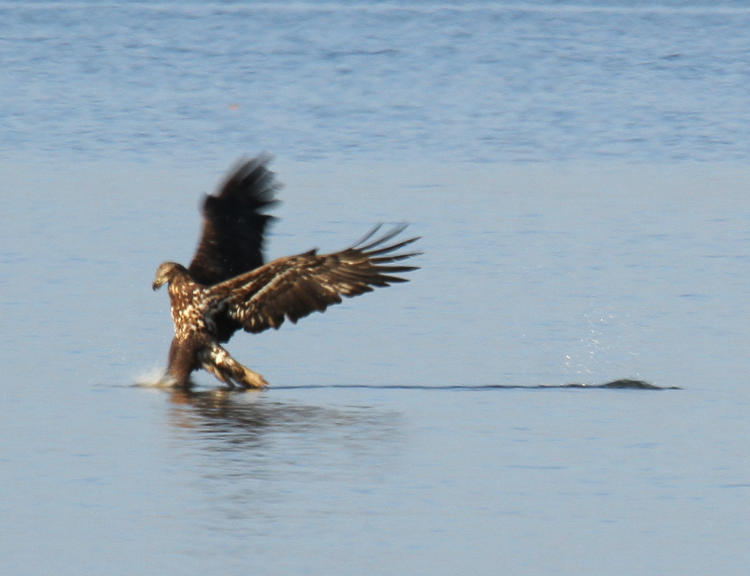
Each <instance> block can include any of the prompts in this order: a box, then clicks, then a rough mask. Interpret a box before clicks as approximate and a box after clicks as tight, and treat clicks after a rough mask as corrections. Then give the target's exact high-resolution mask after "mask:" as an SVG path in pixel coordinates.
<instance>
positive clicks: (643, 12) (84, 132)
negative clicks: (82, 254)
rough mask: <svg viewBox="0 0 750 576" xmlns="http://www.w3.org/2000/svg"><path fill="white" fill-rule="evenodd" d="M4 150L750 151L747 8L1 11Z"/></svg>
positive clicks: (485, 155)
mask: <svg viewBox="0 0 750 576" xmlns="http://www.w3.org/2000/svg"><path fill="white" fill-rule="evenodd" d="M0 24H1V25H2V35H0V61H1V62H2V64H3V73H2V75H1V76H0V92H1V93H2V103H3V111H2V114H3V118H4V121H3V125H4V127H3V138H2V143H0V146H2V148H1V149H0V152H2V154H3V157H5V158H21V159H25V158H29V157H32V158H39V157H42V156H43V157H48V158H54V159H56V158H60V159H62V160H71V159H74V160H79V159H82V158H83V159H94V160H105V159H106V160H113V159H119V160H128V161H131V160H151V161H155V160H158V161H165V160H168V161H173V162H179V163H181V164H183V163H192V162H201V163H205V162H206V161H208V160H217V161H221V162H222V163H225V162H226V159H227V158H234V157H235V156H236V155H237V154H238V152H239V151H254V150H259V149H268V150H271V151H273V152H275V153H278V154H280V155H283V156H284V157H286V158H292V159H296V160H302V161H308V160H319V159H324V158H336V159H339V160H342V161H344V160H346V161H350V160H351V159H352V158H362V157H365V158H374V159H378V160H384V161H394V160H406V161H412V160H415V159H424V158H434V159H437V160H439V161H441V162H446V161H448V162H454V161H471V162H474V161H482V162H517V161H549V160H556V161H560V160H566V161H567V160H589V159H615V160H619V159H627V160H637V161H649V162H664V161H675V160H677V161H685V160H701V161H707V160H712V161H713V160H720V161H727V160H732V161H742V160H744V159H745V158H747V156H748V153H749V152H750V144H748V142H750V138H747V134H748V132H747V128H746V127H747V126H748V125H750V117H749V114H748V111H749V110H750V102H749V101H748V95H747V94H748V91H747V86H748V84H749V83H750V64H748V60H747V53H748V51H750V36H749V35H748V34H747V33H746V31H747V29H748V27H750V8H748V7H747V5H746V4H744V3H742V2H725V3H713V2H709V3H693V2H664V3H661V4H659V5H658V6H656V7H654V6H652V4H651V3H637V2H632V3H621V2H584V3H580V4H573V5H570V4H568V3H561V2H533V3H511V4H507V5H499V6H493V5H492V4H489V5H488V4H486V3H482V2H477V3H471V4H468V5H464V4H459V5H458V6H454V5H452V4H451V3H437V4H433V3H422V2H416V3H404V4H402V5H401V4H400V5H399V7H396V6H394V5H393V4H390V3H381V2H358V3H354V4H337V3H325V2H324V3H317V2H308V3H291V4H289V5H285V6H281V7H279V6H277V5H275V4H267V3H254V2H226V3H223V2H219V3H205V4H204V3H179V4H177V5H174V4H171V3H153V4H152V3H124V2H123V3H120V2H83V3H71V4H70V5H69V6H67V7H66V6H63V5H60V4H58V3H54V2H51V3H50V2H43V3H2V4H0Z"/></svg>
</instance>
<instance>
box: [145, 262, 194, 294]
mask: <svg viewBox="0 0 750 576" xmlns="http://www.w3.org/2000/svg"><path fill="white" fill-rule="evenodd" d="M182 272H187V270H185V267H184V266H182V265H180V264H177V262H162V263H161V264H160V265H159V267H158V268H157V269H156V276H155V277H154V283H153V284H152V285H151V288H153V289H154V290H158V289H159V288H161V287H162V286H163V285H164V284H168V283H169V282H171V281H172V280H173V279H174V277H175V276H176V275H178V274H180V273H182Z"/></svg>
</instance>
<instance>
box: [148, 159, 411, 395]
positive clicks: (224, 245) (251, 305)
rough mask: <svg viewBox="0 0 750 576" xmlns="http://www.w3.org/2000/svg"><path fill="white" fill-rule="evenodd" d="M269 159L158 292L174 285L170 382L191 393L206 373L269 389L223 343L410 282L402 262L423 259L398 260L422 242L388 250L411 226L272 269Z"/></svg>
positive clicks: (208, 212) (208, 207)
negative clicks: (267, 253)
mask: <svg viewBox="0 0 750 576" xmlns="http://www.w3.org/2000/svg"><path fill="white" fill-rule="evenodd" d="M267 163H268V158H267V157H265V156H261V157H259V158H256V159H253V160H249V161H246V162H243V163H242V164H240V165H239V166H238V167H237V168H235V169H234V170H233V171H232V172H231V173H230V175H229V176H228V178H227V179H226V181H225V182H224V184H223V185H222V187H221V190H220V191H219V193H218V195H216V196H207V197H206V199H205V201H204V204H203V235H202V237H201V241H200V243H199V245H198V249H197V251H196V253H195V256H194V257H193V260H192V262H191V263H190V266H189V267H188V268H185V267H184V266H182V265H180V264H177V263H176V262H164V263H162V264H161V265H160V266H159V268H158V269H157V271H156V277H155V278H154V283H153V289H154V290H156V289H158V288H159V287H160V286H162V285H163V284H168V285H169V288H168V289H169V300H170V304H171V313H172V321H173V323H174V338H173V340H172V345H171V347H170V349H169V364H168V366H167V372H166V374H165V375H164V377H163V378H162V381H163V382H164V383H168V384H171V385H176V386H181V387H185V388H187V387H189V386H190V374H191V372H193V371H194V370H198V369H199V368H203V369H204V370H207V371H208V372H210V373H211V374H213V375H214V376H216V378H218V379H219V380H221V381H222V382H224V383H226V384H228V385H229V386H234V385H235V384H238V385H240V386H243V387H247V388H262V387H264V386H266V385H267V383H266V381H265V380H264V379H263V377H262V376H261V375H260V374H258V373H256V372H253V371H252V370H250V369H249V368H246V367H245V366H243V365H242V364H240V363H239V362H237V361H236V360H235V359H234V358H232V357H231V356H230V355H229V353H228V352H227V351H226V350H225V349H224V348H223V347H222V346H221V345H220V342H226V341H228V340H229V339H230V338H231V337H232V334H234V332H235V331H237V330H239V329H241V328H242V329H244V330H245V331H246V332H262V331H263V330H266V329H268V328H278V327H279V326H281V324H282V323H283V322H284V319H285V318H289V319H290V320H291V321H292V322H297V320H299V319H300V318H303V317H304V316H307V315H308V314H310V313H312V312H315V311H319V312H323V311H324V310H325V309H326V308H327V307H328V306H331V305H332V304H337V303H339V302H341V297H342V296H346V297H352V296H357V295H359V294H364V293H365V292H371V291H372V290H373V287H376V286H389V285H391V284H393V283H396V282H406V281H407V280H406V279H405V278H401V277H399V276H395V274H398V273H402V272H410V271H412V270H416V267H415V266H403V265H401V264H397V265H394V264H393V263H395V262H398V261H400V260H404V259H406V258H409V257H411V256H414V255H416V254H417V253H416V252H398V251H399V250H400V249H401V248H403V247H404V246H407V245H409V244H411V243H412V242H415V241H416V240H418V238H409V239H407V240H402V241H400V242H396V243H393V244H388V242H389V241H390V240H392V239H393V238H394V237H395V236H396V235H397V234H399V233H400V232H402V231H403V230H404V228H405V227H406V226H405V225H401V226H397V227H395V228H394V229H393V230H391V231H389V232H386V233H385V234H382V235H381V236H379V237H376V236H375V235H376V233H377V232H378V230H379V229H380V226H376V227H375V228H373V229H372V230H371V231H370V232H369V233H368V234H367V235H366V236H365V237H364V238H362V239H361V240H360V241H359V242H357V243H356V244H354V245H353V246H351V247H349V248H347V249H345V250H341V251H339V252H334V253H332V254H318V253H317V251H316V250H309V251H308V252H304V253H302V254H298V255H296V256H288V257H285V258H279V259H277V260H274V261H273V262H269V263H268V264H263V255H262V252H263V236H264V233H265V229H266V226H267V225H268V222H269V221H270V220H271V219H272V217H271V216H269V215H267V214H264V213H263V212H262V211H263V210H264V209H265V208H267V207H269V206H271V205H273V204H275V203H276V200H275V199H274V192H275V190H276V189H277V188H278V186H277V184H276V183H275V182H274V178H273V173H272V172H271V171H270V170H268V169H267V168H266V164H267Z"/></svg>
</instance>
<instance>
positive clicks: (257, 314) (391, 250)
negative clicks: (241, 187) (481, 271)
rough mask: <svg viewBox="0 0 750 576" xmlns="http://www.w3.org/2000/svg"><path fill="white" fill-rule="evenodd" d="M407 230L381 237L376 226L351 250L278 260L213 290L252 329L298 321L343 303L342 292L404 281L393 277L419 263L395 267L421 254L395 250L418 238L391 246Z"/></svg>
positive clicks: (232, 314) (349, 293)
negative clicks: (312, 313) (392, 240)
mask: <svg viewBox="0 0 750 576" xmlns="http://www.w3.org/2000/svg"><path fill="white" fill-rule="evenodd" d="M404 228H406V226H405V225H402V226H398V227H396V228H395V229H393V230H391V231H390V232H388V233H386V234H383V235H382V236H380V237H379V238H375V239H372V238H373V236H374V235H375V234H376V233H377V231H378V230H379V229H380V226H376V227H375V228H374V229H373V230H371V231H370V232H369V233H368V234H367V235H366V236H365V237H364V238H362V240H360V241H359V242H357V243H356V244H355V245H353V246H352V247H351V248H347V249H346V250H342V251H340V252H334V253H333V254H318V253H317V252H316V251H315V250H311V251H309V252H305V253H303V254H298V255H296V256H288V257H286V258H279V259H278V260H274V261H273V262H269V263H268V264H266V265H265V266H262V267H261V268H258V269H257V270H253V271H252V272H249V273H247V274H243V275H242V276H240V277H238V278H233V279H231V280H228V281H226V282H222V283H221V284H218V285H216V286H214V287H213V288H212V289H211V293H212V294H213V295H216V296H218V297H219V298H221V300H222V309H223V311H224V313H225V314H226V315H227V317H228V318H229V319H231V320H233V321H234V322H237V323H238V324H239V325H241V326H242V327H243V328H244V329H245V330H246V331H248V332H261V331H263V330H266V329H267V328H271V327H273V328H278V327H279V326H281V324H282V323H283V322H284V319H285V318H289V319H290V320H291V321H292V322H296V321H297V320H299V319H300V318H302V317H304V316H307V315H308V314H310V313H311V312H315V311H316V310H317V311H320V312H322V311H323V310H325V309H326V308H327V307H328V306H330V305H332V304H337V303H339V302H341V297H342V296H348V297H351V296H357V295H358V294H363V293H365V292H370V291H372V289H373V287H374V286H389V285H390V284H392V283H395V282H406V281H407V280H406V279H405V278H400V277H398V276H394V274H399V273H402V272H409V271H411V270H416V269H417V267H416V266H402V265H399V264H396V265H394V264H393V263H394V262H398V261H400V260H404V259H406V258H410V257H411V256H415V255H416V254H419V253H418V252H397V250H399V249H400V248H403V247H404V246H407V245H409V244H411V243H412V242H415V241H416V240H418V239H419V238H409V239H408V240H403V241H401V242H397V243H395V244H387V242H388V241H389V240H391V239H392V238H393V237H394V236H396V235H397V234H399V233H400V232H401V231H403V230H404Z"/></svg>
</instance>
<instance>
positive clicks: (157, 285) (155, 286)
mask: <svg viewBox="0 0 750 576" xmlns="http://www.w3.org/2000/svg"><path fill="white" fill-rule="evenodd" d="M162 284H164V281H163V280H162V279H161V278H157V279H156V280H154V283H153V284H151V289H152V290H153V291H154V292H156V291H157V290H158V289H159V288H161V285H162Z"/></svg>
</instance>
